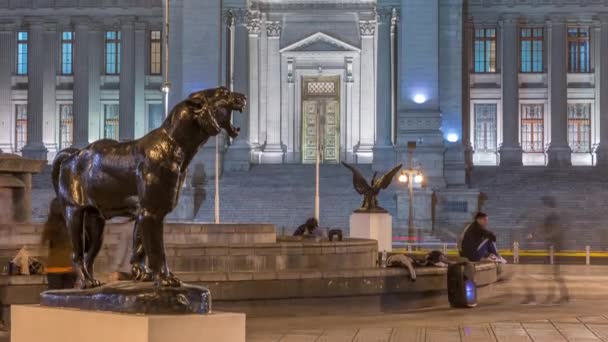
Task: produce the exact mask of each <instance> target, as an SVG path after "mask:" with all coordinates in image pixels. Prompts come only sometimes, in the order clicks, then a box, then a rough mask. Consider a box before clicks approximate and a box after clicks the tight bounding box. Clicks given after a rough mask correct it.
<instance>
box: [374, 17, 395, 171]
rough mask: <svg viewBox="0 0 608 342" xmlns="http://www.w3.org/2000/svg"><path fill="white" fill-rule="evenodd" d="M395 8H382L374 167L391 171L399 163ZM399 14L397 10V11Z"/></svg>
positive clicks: (378, 54) (379, 20)
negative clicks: (394, 107) (394, 93)
mask: <svg viewBox="0 0 608 342" xmlns="http://www.w3.org/2000/svg"><path fill="white" fill-rule="evenodd" d="M393 12H394V10H393V8H391V7H382V8H379V9H378V50H377V56H378V63H377V66H376V72H377V76H376V78H377V79H376V142H375V145H374V159H373V165H372V168H373V169H374V170H376V171H382V170H388V169H389V168H390V167H391V166H393V164H395V152H394V150H393V144H392V142H391V130H392V115H393V111H392V102H393V98H392V84H391V83H392V73H393V70H392V68H391V67H392V65H391V64H392V63H391V62H392V56H391V52H392V50H391V45H392V44H391V38H392V35H391V26H392V25H393V17H394V15H393V14H394V13H393ZM395 14H396V13H395Z"/></svg>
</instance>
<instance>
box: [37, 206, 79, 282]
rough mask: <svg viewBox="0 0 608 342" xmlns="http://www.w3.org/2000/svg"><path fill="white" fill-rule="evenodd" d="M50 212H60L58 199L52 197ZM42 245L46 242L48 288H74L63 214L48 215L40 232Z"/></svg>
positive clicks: (70, 256)
mask: <svg viewBox="0 0 608 342" xmlns="http://www.w3.org/2000/svg"><path fill="white" fill-rule="evenodd" d="M49 211H50V212H51V213H54V214H56V213H61V206H60V205H59V200H58V199H56V198H55V199H53V200H52V201H51V205H50V208H49ZM42 243H43V245H46V244H48V248H49V253H48V259H47V265H46V277H47V282H48V289H49V290H57V289H70V288H74V285H75V282H76V279H77V277H76V273H74V270H73V268H72V245H71V241H70V238H69V235H68V232H67V228H66V226H65V221H64V219H63V215H62V214H60V215H49V218H48V219H47V221H46V222H45V224H44V228H43V232H42Z"/></svg>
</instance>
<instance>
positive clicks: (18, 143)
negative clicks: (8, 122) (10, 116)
mask: <svg viewBox="0 0 608 342" xmlns="http://www.w3.org/2000/svg"><path fill="white" fill-rule="evenodd" d="M26 143H27V105H26V104H18V105H15V151H16V152H21V149H23V146H25V144H26Z"/></svg>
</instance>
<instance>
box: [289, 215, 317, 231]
mask: <svg viewBox="0 0 608 342" xmlns="http://www.w3.org/2000/svg"><path fill="white" fill-rule="evenodd" d="M317 228H319V222H318V221H317V219H316V218H314V217H311V218H309V219H308V220H306V222H305V223H304V224H303V225H301V226H299V227H298V229H296V231H295V232H294V233H293V236H307V235H312V234H313V232H315V230H316V229H317Z"/></svg>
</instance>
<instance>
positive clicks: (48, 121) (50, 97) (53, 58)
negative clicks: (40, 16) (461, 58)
mask: <svg viewBox="0 0 608 342" xmlns="http://www.w3.org/2000/svg"><path fill="white" fill-rule="evenodd" d="M45 28H46V29H45V31H44V38H43V39H44V51H45V55H46V60H45V63H44V74H43V80H44V81H43V90H42V91H43V94H44V99H43V101H42V102H43V103H42V106H43V110H42V113H43V116H42V119H43V120H42V121H43V131H42V141H43V142H44V145H45V146H46V148H47V149H48V150H49V152H51V154H50V155H49V157H50V158H54V157H55V153H57V146H58V145H57V142H58V139H57V133H56V132H57V125H58V123H59V120H58V119H57V95H56V82H57V65H58V63H57V62H58V59H59V56H60V52H59V51H60V50H59V49H58V47H59V46H60V44H59V35H58V34H57V24H54V23H53V24H46V25H45Z"/></svg>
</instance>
